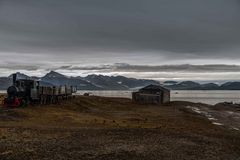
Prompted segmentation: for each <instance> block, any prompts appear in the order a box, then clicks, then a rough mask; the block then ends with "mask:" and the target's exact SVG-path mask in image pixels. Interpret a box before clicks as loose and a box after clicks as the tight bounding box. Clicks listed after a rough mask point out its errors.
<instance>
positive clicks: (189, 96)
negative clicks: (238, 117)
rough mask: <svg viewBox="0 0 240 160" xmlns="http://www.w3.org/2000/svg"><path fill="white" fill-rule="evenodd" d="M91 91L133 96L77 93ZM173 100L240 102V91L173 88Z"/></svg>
mask: <svg viewBox="0 0 240 160" xmlns="http://www.w3.org/2000/svg"><path fill="white" fill-rule="evenodd" d="M84 93H90V94H91V95H96V96H105V97H123V98H131V97H132V94H131V93H132V91H78V93H77V94H80V95H82V94H84ZM171 100H172V101H190V102H201V103H207V104H216V103H220V102H234V103H240V91H219V90H217V91H210V90H208V91H207V90H206V91H205V90H204V91H202V90H197V91H189V90H188V91H185V90H172V91H171Z"/></svg>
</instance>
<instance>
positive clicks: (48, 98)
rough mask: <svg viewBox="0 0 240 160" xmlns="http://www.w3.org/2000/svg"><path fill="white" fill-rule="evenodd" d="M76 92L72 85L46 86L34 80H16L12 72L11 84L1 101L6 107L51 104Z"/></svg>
mask: <svg viewBox="0 0 240 160" xmlns="http://www.w3.org/2000/svg"><path fill="white" fill-rule="evenodd" d="M76 92H77V88H76V87H73V86H67V85H64V86H46V85H41V84H40V82H39V81H35V80H29V79H18V80H17V75H16V74H13V85H12V86H10V87H8V89H7V97H6V98H5V99H4V102H3V103H4V106H6V107H20V106H27V105H28V104H53V103H58V102H59V101H61V100H64V99H69V98H71V97H72V95H73V93H76Z"/></svg>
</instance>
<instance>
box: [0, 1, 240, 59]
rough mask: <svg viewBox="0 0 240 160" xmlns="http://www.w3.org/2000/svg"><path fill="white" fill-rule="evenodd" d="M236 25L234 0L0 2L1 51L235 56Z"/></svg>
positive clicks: (239, 19)
mask: <svg viewBox="0 0 240 160" xmlns="http://www.w3.org/2000/svg"><path fill="white" fill-rule="evenodd" d="M239 28H240V3H239V0H118V1H114V0H0V35H1V36H0V51H2V52H24V53H25V52H28V53H49V54H53V55H54V54H56V55H58V54H65V53H69V54H70V53H71V54H80V55H82V54H89V53H91V54H92V55H93V56H96V55H98V53H99V52H105V51H106V52H119V53H125V54H126V55H128V54H130V53H131V52H138V51H142V53H139V55H141V54H145V55H146V53H148V51H153V52H156V53H159V54H162V56H165V57H169V58H171V59H178V58H183V59H184V58H198V57H200V58H209V57H212V58H215V57H219V58H224V57H226V56H228V58H239V45H240V30H239ZM230 49H231V50H230ZM226 50H228V52H227V53H226V52H225V51H226ZM162 51H169V52H167V53H162ZM67 56H68V55H67ZM98 56H101V55H98ZM63 59H64V57H63Z"/></svg>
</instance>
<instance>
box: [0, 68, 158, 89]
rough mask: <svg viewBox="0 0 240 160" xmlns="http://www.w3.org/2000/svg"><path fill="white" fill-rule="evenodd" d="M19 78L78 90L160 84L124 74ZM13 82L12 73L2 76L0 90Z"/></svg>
mask: <svg viewBox="0 0 240 160" xmlns="http://www.w3.org/2000/svg"><path fill="white" fill-rule="evenodd" d="M17 77H18V79H35V80H40V83H41V84H42V85H47V86H49V85H53V86H60V85H72V86H77V88H78V90H131V89H136V88H141V87H144V86H147V85H149V84H156V85H159V84H160V83H159V82H158V81H154V80H143V79H135V78H127V77H123V76H103V75H89V76H87V77H68V76H65V75H63V74H60V73H57V72H54V71H51V72H49V73H47V74H46V75H45V76H43V77H29V76H27V75H25V74H22V73H17ZM11 84H12V75H10V76H9V77H0V90H5V89H6V88H8V86H10V85H11Z"/></svg>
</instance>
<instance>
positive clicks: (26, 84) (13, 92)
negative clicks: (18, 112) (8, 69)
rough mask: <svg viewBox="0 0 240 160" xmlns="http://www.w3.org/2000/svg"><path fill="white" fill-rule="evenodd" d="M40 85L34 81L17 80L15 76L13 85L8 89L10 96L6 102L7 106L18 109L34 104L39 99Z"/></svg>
mask: <svg viewBox="0 0 240 160" xmlns="http://www.w3.org/2000/svg"><path fill="white" fill-rule="evenodd" d="M38 86H39V83H38V82H36V81H34V80H28V79H19V80H17V79H16V75H15V74H14V75H13V85H12V86H10V87H8V89H7V93H8V96H7V98H5V100H4V104H5V105H6V106H11V107H18V106H21V105H27V104H28V103H30V102H33V101H35V100H36V99H37V97H38Z"/></svg>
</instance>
